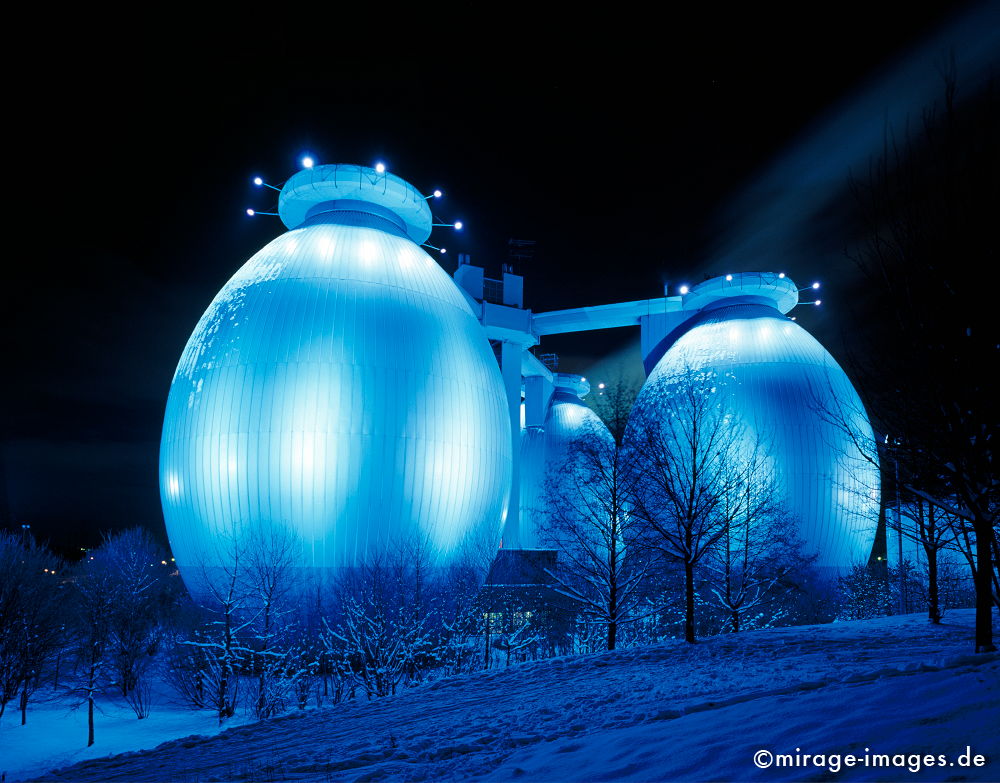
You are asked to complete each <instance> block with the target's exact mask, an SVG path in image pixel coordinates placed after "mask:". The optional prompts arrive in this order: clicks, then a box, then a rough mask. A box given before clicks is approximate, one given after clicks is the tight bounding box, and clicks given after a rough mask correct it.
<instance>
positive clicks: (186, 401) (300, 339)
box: [160, 165, 511, 588]
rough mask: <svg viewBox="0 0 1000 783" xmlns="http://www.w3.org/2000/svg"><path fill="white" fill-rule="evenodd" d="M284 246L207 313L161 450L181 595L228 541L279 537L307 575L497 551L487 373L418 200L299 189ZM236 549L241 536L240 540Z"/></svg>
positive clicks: (334, 185)
mask: <svg viewBox="0 0 1000 783" xmlns="http://www.w3.org/2000/svg"><path fill="white" fill-rule="evenodd" d="M279 212H280V215H281V218H282V220H283V221H284V222H285V224H286V225H287V226H288V228H289V229H290V230H289V231H288V232H287V233H284V234H282V235H280V236H278V237H277V238H275V239H274V240H272V241H271V242H269V243H268V244H267V245H266V246H265V247H263V248H262V249H261V250H260V251H258V252H257V253H256V254H255V255H254V256H253V257H252V258H250V259H249V260H248V261H247V262H246V263H245V264H244V265H243V267H242V268H241V269H239V270H238V271H237V272H236V274H235V275H234V276H233V277H232V279H231V280H230V281H229V282H228V283H226V285H225V286H224V287H223V289H222V290H221V291H220V292H219V294H218V295H217V296H216V297H215V299H214V300H213V301H212V303H211V305H209V307H208V309H207V310H206V312H205V314H204V315H203V316H202V318H201V320H200V321H199V322H198V325H197V326H196V327H195V330H194V333H193V334H192V335H191V338H190V340H189V341H188V343H187V346H186V347H185V349H184V352H183V354H182V356H181V359H180V363H179V364H178V367H177V371H176V373H175V375H174V379H173V383H172V385H171V388H170V395H169V399H168V401H167V408H166V415H165V420H164V424H163V436H162V442H161V451H160V487H161V497H162V503H163V512H164V517H165V520H166V525H167V532H168V535H169V537H170V544H171V547H172V549H173V552H174V555H175V557H176V559H177V563H178V565H179V567H180V570H181V574H182V576H183V577H184V579H185V581H186V583H187V584H188V586H189V588H191V587H192V577H194V581H195V582H197V581H198V572H199V569H201V570H204V568H203V567H205V566H207V567H218V566H220V565H222V562H221V560H222V558H225V557H227V554H226V552H225V551H222V552H220V548H225V547H226V546H228V544H227V542H228V541H230V540H231V539H233V538H234V537H235V536H238V535H243V534H245V533H246V534H248V535H253V536H257V537H258V538H260V537H271V538H273V537H274V534H275V533H282V534H283V536H284V538H286V539H290V541H291V544H292V546H293V547H294V549H295V551H296V552H297V553H298V556H297V560H296V565H299V566H303V567H307V568H319V569H325V568H331V567H344V566H355V565H359V564H361V563H363V562H365V561H366V560H367V559H368V558H370V557H373V556H377V555H378V554H379V553H382V552H385V551H386V549H387V547H390V546H392V545H393V544H394V543H395V542H396V541H398V540H399V539H401V538H405V537H411V536H418V537H420V538H422V539H424V540H425V541H427V542H428V543H429V545H430V546H431V547H432V548H433V550H434V551H435V552H436V553H437V554H438V555H439V556H440V557H439V560H440V559H441V558H446V557H448V556H449V555H450V554H451V553H453V552H455V551H456V549H457V548H458V547H459V546H460V545H461V544H462V541H463V539H464V538H465V537H466V536H467V535H468V534H470V533H471V532H472V530H473V528H480V529H485V530H487V531H492V533H493V534H495V536H496V538H497V540H499V535H500V527H501V525H502V523H503V519H504V517H505V515H506V507H507V497H508V494H509V492H510V482H511V444H510V434H509V433H510V424H509V420H508V417H507V406H506V397H505V393H504V388H503V383H502V381H501V378H500V372H499V368H498V367H497V363H496V361H495V359H494V357H493V353H492V351H491V350H490V346H489V343H488V341H487V339H486V336H485V334H484V332H483V330H482V327H481V326H480V324H479V322H478V320H477V318H476V316H475V314H474V313H473V312H472V310H471V309H470V307H469V305H468V303H467V302H466V300H465V298H464V297H463V296H462V294H461V293H460V291H459V290H458V288H457V287H456V285H455V284H454V282H453V281H452V280H451V278H450V277H449V276H448V275H447V273H445V271H444V270H443V269H442V268H441V267H440V266H439V265H438V264H437V263H436V261H435V260H434V259H433V258H431V257H430V256H429V255H428V254H427V253H426V252H425V251H424V250H423V249H422V248H421V247H420V243H422V242H424V241H425V240H426V239H427V237H428V235H429V233H430V231H431V223H432V217H431V213H430V209H429V208H428V206H427V203H426V201H425V199H424V197H423V196H422V195H421V194H420V193H419V191H417V190H416V189H415V188H414V187H413V186H412V185H410V184H409V183H407V182H405V181H403V180H402V179H400V178H398V177H395V176H393V175H391V174H387V173H383V172H377V171H375V170H373V169H369V168H366V167H362V166H351V165H329V166H317V167H316V168H314V169H309V170H305V171H301V172H299V173H298V174H296V175H294V176H293V177H292V178H291V179H289V180H288V182H287V183H286V184H285V186H284V188H283V189H282V191H281V195H280V200H279ZM247 531H249V533H247Z"/></svg>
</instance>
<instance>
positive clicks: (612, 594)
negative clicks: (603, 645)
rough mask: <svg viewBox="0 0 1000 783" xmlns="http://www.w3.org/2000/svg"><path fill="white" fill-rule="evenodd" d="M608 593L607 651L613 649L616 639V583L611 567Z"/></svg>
mask: <svg viewBox="0 0 1000 783" xmlns="http://www.w3.org/2000/svg"><path fill="white" fill-rule="evenodd" d="M610 582H611V585H610V588H611V589H610V591H609V592H608V617H609V618H610V620H609V621H608V649H609V650H613V649H615V644H616V643H617V637H618V620H617V617H618V581H617V579H616V578H615V570H614V567H613V566H612V569H611V579H610Z"/></svg>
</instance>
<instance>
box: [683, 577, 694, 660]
mask: <svg viewBox="0 0 1000 783" xmlns="http://www.w3.org/2000/svg"><path fill="white" fill-rule="evenodd" d="M684 641H686V642H688V643H689V644H694V564H693V563H692V562H691V561H690V560H685V561H684Z"/></svg>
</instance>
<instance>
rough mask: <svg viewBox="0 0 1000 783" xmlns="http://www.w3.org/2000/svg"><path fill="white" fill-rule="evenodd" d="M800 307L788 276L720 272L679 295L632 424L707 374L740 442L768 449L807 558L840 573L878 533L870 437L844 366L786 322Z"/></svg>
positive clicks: (650, 418) (649, 418)
mask: <svg viewBox="0 0 1000 783" xmlns="http://www.w3.org/2000/svg"><path fill="white" fill-rule="evenodd" d="M797 303H798V290H797V288H796V286H795V284H794V283H793V282H792V281H791V280H789V279H788V278H787V277H785V276H784V275H780V276H779V275H776V274H769V273H745V274H741V275H727V276H726V277H719V278H715V279H713V280H708V281H706V282H705V283H702V284H701V285H699V286H696V287H695V288H693V289H692V290H691V291H690V293H688V294H686V295H685V296H684V298H683V310H684V315H685V316H687V318H686V320H685V321H684V322H683V323H682V324H681V325H679V326H678V327H677V328H675V329H674V330H673V331H672V332H671V333H670V334H668V335H667V336H666V337H665V339H664V340H663V342H662V343H661V344H660V345H659V346H658V350H659V351H660V352H662V356H661V357H660V358H659V360H658V361H657V362H656V364H655V366H654V367H653V369H652V371H651V372H650V374H649V377H648V378H647V380H646V383H645V385H644V386H643V389H642V391H641V392H640V394H639V397H638V399H637V401H636V404H635V407H634V409H633V414H632V418H631V419H630V426H633V425H634V424H636V423H638V422H640V421H641V422H646V423H647V426H648V423H649V422H654V423H655V422H656V419H657V412H656V405H657V399H658V397H659V396H660V395H661V394H662V393H663V391H664V389H665V388H667V389H669V387H670V386H671V385H674V386H676V384H677V383H683V382H685V381H684V379H685V378H690V377H691V376H692V373H693V374H694V376H696V377H698V378H700V379H701V381H702V382H704V380H705V379H706V378H708V379H711V380H712V386H713V387H716V389H717V390H720V391H722V392H723V393H724V394H725V395H726V400H725V403H724V404H725V405H726V406H727V407H728V410H730V411H732V413H734V414H736V416H737V417H738V419H739V420H740V421H741V422H742V423H743V425H742V426H745V429H744V430H743V437H744V438H746V439H747V440H753V442H754V443H756V444H760V445H761V447H762V451H764V452H765V453H766V457H767V460H768V464H769V467H770V475H771V476H772V477H773V485H772V486H773V488H774V491H775V494H776V495H777V496H778V499H779V505H780V506H781V507H782V508H783V510H784V511H785V512H787V513H788V514H789V515H790V517H791V518H793V519H795V520H797V521H798V524H799V534H800V537H801V538H802V540H803V541H804V543H805V551H806V552H817V553H818V555H819V558H818V560H817V565H818V566H819V567H821V568H824V567H825V568H834V569H839V570H842V569H845V568H847V567H849V566H850V565H851V564H852V563H857V562H866V561H867V559H868V557H869V555H870V553H871V549H872V544H873V541H874V538H875V531H876V527H877V522H878V510H879V473H878V468H877V466H875V465H874V464H872V463H871V462H870V461H869V460H868V459H866V455H871V454H873V449H871V448H870V444H872V442H873V434H872V429H871V425H870V424H869V422H868V418H867V416H866V414H865V410H864V407H863V405H862V403H861V400H860V399H859V397H858V394H857V392H856V391H855V390H854V387H853V386H852V385H851V382H850V380H849V379H848V377H847V375H846V374H845V373H844V371H843V369H841V367H840V366H839V365H838V364H837V362H836V360H834V358H833V357H832V356H831V355H830V354H829V353H828V352H827V351H826V349H824V348H823V346H822V345H820V343H819V342H818V341H817V340H816V339H815V338H814V337H812V335H810V334H809V333H808V332H807V331H806V330H805V329H803V328H802V327H801V326H799V325H798V324H797V323H796V322H794V321H792V320H791V319H790V318H789V317H788V316H786V315H785V313H787V312H788V311H789V310H790V309H791V308H792V307H794V306H795V305H796V304H797ZM650 359H653V360H655V353H654V355H653V356H651V357H650ZM647 367H648V362H647ZM661 399H662V397H661ZM751 445H752V444H750V443H747V444H746V446H747V450H744V453H749V452H748V449H749V448H750V447H751ZM678 447H679V448H680V447H682V446H681V445H679V446H678Z"/></svg>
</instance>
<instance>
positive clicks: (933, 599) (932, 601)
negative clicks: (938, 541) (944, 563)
mask: <svg viewBox="0 0 1000 783" xmlns="http://www.w3.org/2000/svg"><path fill="white" fill-rule="evenodd" d="M924 554H926V555H927V618H928V619H929V620H930V621H931V622H932V623H934V624H937V623H940V622H941V605H940V599H939V597H938V562H937V556H938V550H937V547H933V546H925V547H924Z"/></svg>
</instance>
